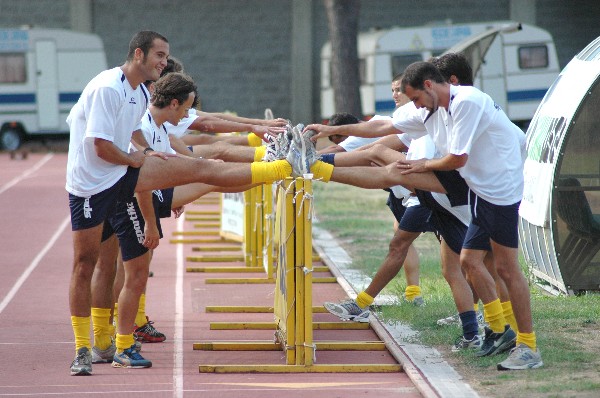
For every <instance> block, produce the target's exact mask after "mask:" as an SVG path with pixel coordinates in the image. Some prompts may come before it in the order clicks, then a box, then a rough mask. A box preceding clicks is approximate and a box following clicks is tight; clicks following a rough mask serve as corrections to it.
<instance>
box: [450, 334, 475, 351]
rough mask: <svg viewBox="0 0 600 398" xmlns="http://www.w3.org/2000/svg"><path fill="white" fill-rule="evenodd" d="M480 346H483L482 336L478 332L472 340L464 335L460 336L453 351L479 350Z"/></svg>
mask: <svg viewBox="0 0 600 398" xmlns="http://www.w3.org/2000/svg"><path fill="white" fill-rule="evenodd" d="M479 348H481V336H480V335H478V334H476V335H475V336H473V338H472V339H471V340H467V339H465V337H464V336H460V337H459V338H458V339H456V341H455V342H454V345H453V346H452V348H451V350H452V352H459V351H463V350H478V349H479Z"/></svg>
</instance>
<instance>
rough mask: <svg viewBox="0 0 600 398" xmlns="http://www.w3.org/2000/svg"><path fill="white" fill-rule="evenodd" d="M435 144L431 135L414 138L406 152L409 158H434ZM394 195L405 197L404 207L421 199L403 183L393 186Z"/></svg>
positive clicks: (415, 203) (412, 204)
mask: <svg viewBox="0 0 600 398" xmlns="http://www.w3.org/2000/svg"><path fill="white" fill-rule="evenodd" d="M435 153H436V150H435V144H434V143H433V141H432V140H431V137H429V136H428V135H425V136H423V137H421V138H417V139H415V140H412V141H411V143H410V146H409V147H408V152H407V153H406V159H407V160H417V159H432V158H433V157H434V156H435ZM391 190H392V192H393V193H394V196H396V197H397V198H402V197H404V201H403V202H402V204H403V205H404V207H410V206H415V205H418V204H419V199H417V197H416V196H414V195H411V192H410V191H409V190H408V189H406V188H404V187H403V186H402V185H396V186H393V187H392V188H391Z"/></svg>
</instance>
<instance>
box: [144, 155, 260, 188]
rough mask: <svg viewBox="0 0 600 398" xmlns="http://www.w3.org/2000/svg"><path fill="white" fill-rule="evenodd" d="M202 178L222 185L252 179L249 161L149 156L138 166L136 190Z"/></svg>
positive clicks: (166, 186)
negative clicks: (217, 160) (166, 158)
mask: <svg viewBox="0 0 600 398" xmlns="http://www.w3.org/2000/svg"><path fill="white" fill-rule="evenodd" d="M194 182H202V183H206V184H211V185H219V186H223V187H234V186H242V185H248V184H251V183H252V173H251V171H250V164H247V163H227V162H216V161H214V160H208V159H193V158H189V157H170V158H169V159H168V160H163V159H159V158H157V157H148V158H146V159H145V161H144V164H143V166H142V167H141V168H140V174H139V178H138V182H137V185H136V188H135V190H136V192H141V191H151V190H154V189H163V188H169V187H174V186H179V185H185V184H190V183H194Z"/></svg>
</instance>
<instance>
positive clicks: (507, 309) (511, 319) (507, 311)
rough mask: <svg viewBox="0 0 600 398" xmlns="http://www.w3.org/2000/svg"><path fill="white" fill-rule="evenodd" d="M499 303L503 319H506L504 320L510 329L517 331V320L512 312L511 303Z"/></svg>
mask: <svg viewBox="0 0 600 398" xmlns="http://www.w3.org/2000/svg"><path fill="white" fill-rule="evenodd" d="M501 304H502V314H503V315H504V319H506V322H508V324H509V325H510V327H511V328H512V330H514V331H515V333H518V332H519V327H518V326H517V320H516V319H515V314H514V313H513V309H512V303H511V302H510V301H505V302H503V303H501Z"/></svg>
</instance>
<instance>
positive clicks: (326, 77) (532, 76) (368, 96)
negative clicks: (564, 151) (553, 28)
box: [321, 21, 560, 124]
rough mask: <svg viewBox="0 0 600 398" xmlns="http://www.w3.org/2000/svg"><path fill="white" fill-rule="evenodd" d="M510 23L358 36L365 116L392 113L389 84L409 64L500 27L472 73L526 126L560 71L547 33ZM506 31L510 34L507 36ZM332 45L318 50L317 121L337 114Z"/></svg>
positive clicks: (509, 113) (434, 26)
mask: <svg viewBox="0 0 600 398" xmlns="http://www.w3.org/2000/svg"><path fill="white" fill-rule="evenodd" d="M514 25H515V22H511V21H493V22H483V23H471V24H460V25H452V24H447V25H432V26H429V25H427V26H422V27H413V28H393V29H388V30H372V31H369V32H364V33H360V34H359V36H358V57H359V68H360V79H361V85H360V93H361V99H362V110H363V114H364V115H374V114H379V115H390V114H391V113H392V112H393V111H394V101H393V100H392V98H391V97H392V96H391V88H390V83H391V80H392V78H393V77H394V76H395V75H397V74H399V73H401V72H402V71H403V70H404V69H405V68H406V67H407V66H408V65H409V64H411V63H412V62H416V61H423V60H427V59H428V58H430V57H432V56H437V55H440V54H442V53H443V52H444V51H446V50H448V49H449V48H450V47H452V46H455V45H457V44H459V43H461V42H464V41H468V40H470V39H473V38H474V37H476V36H478V35H480V34H482V33H484V32H486V31H489V30H492V29H499V28H503V29H500V32H499V34H498V35H497V36H493V37H494V40H493V42H492V43H491V46H490V47H489V50H488V51H487V53H486V54H485V58H484V61H483V62H482V65H481V68H479V70H478V71H477V73H476V75H475V86H476V87H478V88H480V89H481V90H483V91H484V92H486V93H488V94H489V95H490V96H491V97H492V98H493V99H494V100H495V101H496V103H498V105H500V106H501V107H502V108H503V109H504V111H505V112H506V113H507V115H508V116H509V118H510V119H511V120H513V121H514V122H517V123H520V124H526V123H527V122H528V121H529V120H531V118H532V117H533V115H534V113H535V110H536V109H537V106H538V105H539V103H540V101H541V100H542V98H543V96H544V94H545V93H546V91H547V90H548V88H549V87H550V85H551V84H552V82H553V81H554V79H555V78H556V76H558V74H559V72H560V67H559V64H558V57H557V55H556V49H555V47H554V41H553V39H552V36H551V35H550V33H549V32H547V31H545V30H543V29H540V28H538V27H535V26H532V25H527V24H522V25H521V27H522V29H520V30H516V31H515V30H514V29H506V27H507V26H514ZM509 30H510V32H509ZM330 60H331V44H330V42H327V43H326V44H325V45H324V46H323V48H322V50H321V117H322V118H324V119H327V118H329V117H331V115H332V114H333V113H335V104H334V101H333V98H334V97H333V88H332V87H331V79H330V76H331V73H330Z"/></svg>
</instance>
